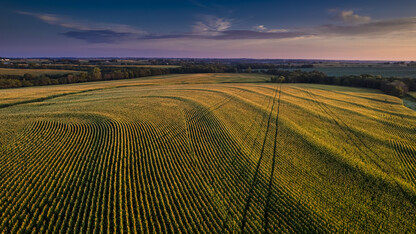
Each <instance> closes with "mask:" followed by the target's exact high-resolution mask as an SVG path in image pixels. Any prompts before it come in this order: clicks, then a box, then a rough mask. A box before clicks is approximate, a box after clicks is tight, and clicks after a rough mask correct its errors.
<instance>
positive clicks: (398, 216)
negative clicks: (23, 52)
mask: <svg viewBox="0 0 416 234" xmlns="http://www.w3.org/2000/svg"><path fill="white" fill-rule="evenodd" d="M267 79H268V77H267V76H261V75H253V74H241V75H239V74H237V75H236V74H193V75H170V76H160V77H151V78H143V79H132V80H120V81H108V82H96V83H84V84H78V85H66V86H49V87H31V88H22V89H13V90H0V96H1V99H0V103H2V104H3V106H2V108H1V112H0V129H2V131H1V132H0V188H1V189H0V230H3V231H4V232H13V233H15V232H19V231H28V232H45V231H48V232H58V231H64V232H73V233H84V232H93V233H102V232H140V233H143V232H146V233H159V232H174V233H178V232H191V233H196V232H215V233H228V232H251V233H252V232H255V233H258V232H266V233H267V232H296V233H305V232H308V233H311V232H313V233H332V232H347V231H348V232H412V231H414V230H416V223H415V222H414V220H416V160H415V159H416V147H415V145H416V137H415V136H416V113H415V112H414V111H412V110H410V109H408V108H406V107H404V106H403V103H402V101H401V100H400V99H398V98H395V97H392V96H387V95H384V94H380V93H377V92H370V91H368V90H366V89H355V88H346V87H341V88H340V87H334V86H325V85H308V84H282V85H280V84H270V83H260V82H264V81H265V80H267ZM249 82H251V83H249ZM252 82H259V83H252ZM6 104H7V105H6Z"/></svg>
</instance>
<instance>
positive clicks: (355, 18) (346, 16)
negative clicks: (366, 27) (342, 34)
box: [339, 11, 371, 24]
mask: <svg viewBox="0 0 416 234" xmlns="http://www.w3.org/2000/svg"><path fill="white" fill-rule="evenodd" d="M339 17H340V18H341V20H342V21H344V22H345V23H352V24H360V23H367V22H370V21H371V17H369V16H361V15H358V14H354V11H341V12H340V15H339Z"/></svg>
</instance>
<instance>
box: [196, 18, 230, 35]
mask: <svg viewBox="0 0 416 234" xmlns="http://www.w3.org/2000/svg"><path fill="white" fill-rule="evenodd" d="M202 18H203V20H201V21H197V22H196V23H195V25H194V26H193V27H192V28H193V33H194V34H197V35H218V34H219V33H221V32H224V31H226V30H227V29H229V28H230V27H231V21H232V20H231V19H226V18H219V17H216V16H211V15H205V16H202Z"/></svg>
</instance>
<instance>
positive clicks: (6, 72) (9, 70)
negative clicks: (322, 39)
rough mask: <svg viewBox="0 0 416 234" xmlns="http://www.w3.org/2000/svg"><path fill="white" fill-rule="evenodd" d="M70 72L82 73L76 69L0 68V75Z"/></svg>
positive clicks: (60, 73)
mask: <svg viewBox="0 0 416 234" xmlns="http://www.w3.org/2000/svg"><path fill="white" fill-rule="evenodd" d="M68 73H80V71H74V70H54V69H18V68H0V75H20V76H22V75H24V74H32V75H62V74H68Z"/></svg>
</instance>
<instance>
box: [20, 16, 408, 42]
mask: <svg viewBox="0 0 416 234" xmlns="http://www.w3.org/2000/svg"><path fill="white" fill-rule="evenodd" d="M17 13H19V14H22V15H28V16H32V17H35V18H37V19H39V20H42V21H43V22H45V23H47V24H51V25H57V26H60V27H62V28H66V29H70V30H69V31H68V32H65V33H61V35H64V36H66V37H68V38H74V39H79V40H83V41H86V42H88V43H117V42H120V41H126V40H131V41H134V40H146V41H149V40H152V39H174V38H176V39H181V38H183V39H195V40H198V39H207V40H256V39H266V40H279V39H298V38H309V37H313V38H330V37H357V38H359V37H361V38H372V37H379V36H380V35H383V36H388V35H394V34H400V35H407V36H412V35H413V36H415V35H416V17H408V18H398V19H385V20H377V21H375V20H371V18H370V17H368V16H360V15H358V14H355V13H354V12H353V11H337V13H338V14H339V17H341V19H342V20H343V23H340V22H338V23H332V24H325V25H318V26H316V27H309V28H286V29H270V28H268V27H266V26H265V25H264V24H258V25H256V26H254V27H252V28H251V29H233V24H232V23H233V21H234V19H229V18H221V17H217V16H212V15H203V16H200V17H199V18H200V19H199V20H197V21H196V22H195V23H194V24H193V25H192V30H190V31H188V32H181V33H167V34H163V33H162V34H151V33H147V32H144V31H141V30H138V29H136V28H133V27H131V26H129V25H122V24H103V23H90V22H80V21H76V20H73V19H71V18H67V17H63V16H59V15H54V14H37V13H31V12H17Z"/></svg>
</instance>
